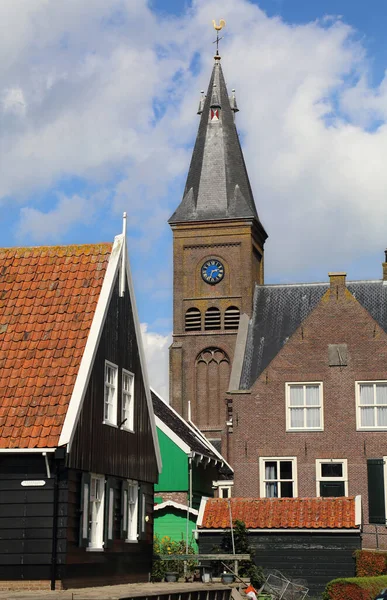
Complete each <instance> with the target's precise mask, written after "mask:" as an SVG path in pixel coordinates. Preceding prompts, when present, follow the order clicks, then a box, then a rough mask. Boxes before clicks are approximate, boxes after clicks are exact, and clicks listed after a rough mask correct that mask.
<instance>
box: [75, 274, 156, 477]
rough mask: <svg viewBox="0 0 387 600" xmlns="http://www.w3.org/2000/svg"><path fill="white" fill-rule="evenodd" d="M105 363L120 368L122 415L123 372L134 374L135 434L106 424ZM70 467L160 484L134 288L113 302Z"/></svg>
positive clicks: (119, 399) (119, 387)
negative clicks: (132, 295)
mask: <svg viewBox="0 0 387 600" xmlns="http://www.w3.org/2000/svg"><path fill="white" fill-rule="evenodd" d="M105 360H109V361H111V362H112V363H114V364H116V365H118V367H119V372H118V415H120V414H121V385H122V368H125V369H127V370H129V371H131V372H132V373H134V376H135V392H134V431H135V433H129V432H127V431H125V430H120V429H118V428H115V427H111V426H109V425H104V424H103V422H102V421H103V402H104V368H105ZM68 464H69V466H70V467H73V468H76V469H81V470H84V471H91V472H93V473H101V474H104V475H112V476H119V477H125V478H132V479H136V480H138V481H148V482H150V483H155V482H156V481H157V465H156V457H155V451H154V445H153V439H152V432H151V426H150V419H149V413H148V407H147V402H146V396H145V387H144V381H143V376H142V371H141V364H140V356H139V350H138V346H137V340H136V335H135V327H134V319H133V314H132V306H131V302H130V298H129V290H128V289H126V292H125V295H124V297H123V298H120V297H119V294H118V280H117V281H116V284H115V289H114V292H113V295H112V299H111V302H110V306H109V310H108V314H107V318H106V322H105V326H104V329H103V332H102V336H101V340H100V343H99V347H98V350H97V355H96V358H95V363H94V367H93V371H92V374H91V377H90V382H89V385H88V389H87V392H86V397H85V399H84V404H83V408H82V411H81V415H80V419H79V422H78V426H77V429H76V433H75V437H74V441H73V444H72V448H71V453H70V456H69V462H68Z"/></svg>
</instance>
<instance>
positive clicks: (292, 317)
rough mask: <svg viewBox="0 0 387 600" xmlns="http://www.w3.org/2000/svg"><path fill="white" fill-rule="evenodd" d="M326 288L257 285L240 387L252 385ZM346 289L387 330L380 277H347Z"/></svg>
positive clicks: (386, 289) (386, 298)
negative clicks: (366, 279) (361, 279)
mask: <svg viewBox="0 0 387 600" xmlns="http://www.w3.org/2000/svg"><path fill="white" fill-rule="evenodd" d="M328 289H329V283H309V284H284V285H257V286H256V288H255V295H254V302H253V313H252V317H251V320H250V324H249V330H248V334H247V341H246V348H245V355H244V361H243V367H242V374H241V380H240V385H239V388H240V389H249V388H250V387H251V386H252V385H253V383H254V382H255V381H256V380H257V378H258V377H259V375H260V374H261V373H262V372H263V371H264V370H265V369H266V367H267V366H268V365H269V363H270V362H271V361H272V360H273V358H275V356H276V355H277V354H278V352H279V351H280V350H281V348H282V347H283V346H284V344H286V342H287V340H288V339H289V338H290V337H291V336H292V335H293V333H294V332H295V331H296V329H297V328H298V327H299V326H300V325H301V323H302V322H303V321H304V320H305V319H306V317H307V316H308V315H309V314H310V313H311V312H312V310H313V309H314V308H316V306H317V304H318V303H319V302H320V300H321V298H322V297H323V295H324V294H325V292H327V290H328ZM347 289H348V290H349V291H350V292H351V294H353V296H354V297H355V298H356V299H357V300H358V302H359V303H360V304H361V305H362V306H363V308H365V309H366V310H367V311H368V312H369V313H370V315H371V316H372V317H373V318H374V319H375V321H376V322H377V323H378V324H379V325H380V327H381V328H382V329H383V330H384V331H385V332H386V333H387V285H386V284H385V283H384V282H383V280H373V281H348V282H347Z"/></svg>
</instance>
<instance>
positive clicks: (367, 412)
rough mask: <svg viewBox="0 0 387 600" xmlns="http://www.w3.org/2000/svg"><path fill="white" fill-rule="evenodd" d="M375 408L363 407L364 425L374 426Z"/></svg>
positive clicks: (362, 421)
mask: <svg viewBox="0 0 387 600" xmlns="http://www.w3.org/2000/svg"><path fill="white" fill-rule="evenodd" d="M374 414H375V413H374V409H373V408H361V409H360V421H361V426H362V427H374V425H375V419H374Z"/></svg>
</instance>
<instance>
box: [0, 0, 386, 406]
mask: <svg viewBox="0 0 387 600" xmlns="http://www.w3.org/2000/svg"><path fill="white" fill-rule="evenodd" d="M16 4H17V6H15V5H16ZM220 6H221V8H220ZM213 18H215V19H217V20H219V19H220V18H225V20H226V22H227V25H226V29H225V30H224V40H223V41H222V48H221V54H222V64H223V69H224V73H225V76H226V80H227V83H228V87H229V89H230V90H231V88H234V87H235V88H236V90H237V99H238V104H239V107H240V109H241V110H240V113H238V116H237V127H238V130H239V132H240V137H241V140H242V143H243V147H244V152H245V158H246V163H247V166H248V170H249V174H250V178H251V182H252V186H253V190H254V194H255V200H256V204H257V208H258V212H259V214H260V217H261V219H262V221H263V223H264V225H265V228H266V230H267V232H268V234H269V240H268V243H267V246H266V254H265V261H266V269H265V272H266V280H267V282H278V281H281V282H291V281H316V280H326V279H327V272H328V271H333V270H345V271H347V272H348V277H349V278H351V279H362V278H379V277H380V274H381V264H380V263H381V262H382V258H383V251H384V248H385V247H386V246H387V234H386V233H385V229H386V228H385V223H386V221H387V219H386V217H387V203H386V189H387V170H386V169H385V163H386V155H387V126H386V122H387V80H386V79H385V70H386V66H387V49H386V43H385V23H386V18H387V6H385V4H384V3H382V2H380V1H379V2H376V1H375V0H371V1H370V2H368V3H364V2H360V0H352V1H349V0H324V1H322V0H313V2H305V0H262V1H260V2H258V1H256V2H252V1H248V0H223V1H222V3H219V2H216V1H215V0H196V1H195V2H188V1H185V0H169V1H167V0H152V1H151V2H149V3H146V2H145V1H144V0H111V1H110V2H105V1H103V0H88V2H83V3H82V2H79V0H18V3H15V2H14V0H2V2H1V3H0V19H1V22H2V23H6V24H7V27H6V28H5V29H4V32H3V34H2V38H1V39H0V58H1V60H0V228H1V240H2V245H3V246H14V245H37V244H38V245H41V244H67V243H91V242H97V241H108V240H112V239H113V238H114V235H115V234H117V233H119V232H120V231H121V227H122V212H123V211H124V210H126V211H127V213H128V217H129V222H128V232H129V243H128V246H129V252H130V260H131V263H132V268H133V275H134V281H135V287H136V292H137V302H138V307H139V312H140V319H141V321H142V323H143V324H144V339H145V342H146V345H147V352H148V357H149V361H150V370H151V379H152V382H153V384H154V385H155V387H156V388H158V389H159V390H160V391H161V392H162V393H164V394H165V393H166V389H167V382H166V378H167V348H168V344H169V342H170V334H171V329H172V296H171V287H172V246H171V232H170V230H169V227H168V225H167V220H168V217H169V216H170V215H171V214H172V212H173V211H174V209H175V208H176V206H177V204H178V203H179V202H180V199H181V194H182V191H183V188H184V183H185V176H186V173H187V169H188V166H189V160H190V154H191V150H192V146H193V143H194V139H195V135H196V130H197V126H198V117H197V115H196V110H197V103H198V99H199V94H200V90H201V89H206V88H207V85H208V80H209V76H210V72H211V67H212V55H213V51H214V46H213V44H212V41H213V39H214V31H213V29H212V26H211V21H212V19H213Z"/></svg>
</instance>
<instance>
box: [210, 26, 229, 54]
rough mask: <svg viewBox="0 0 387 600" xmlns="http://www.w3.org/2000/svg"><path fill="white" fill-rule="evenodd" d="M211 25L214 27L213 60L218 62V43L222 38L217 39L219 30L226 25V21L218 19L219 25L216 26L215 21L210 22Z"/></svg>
mask: <svg viewBox="0 0 387 600" xmlns="http://www.w3.org/2000/svg"><path fill="white" fill-rule="evenodd" d="M212 24H213V26H214V29H215V31H216V40H214V42H213V43H214V44H216V54H215V59H218V60H219V58H220V56H219V42H220V40H222V39H223V36H222V37H219V31H220V30H221V29H223V27H224V26H225V25H226V21H225V20H224V19H220V21H219V25H217V24H216V21H215V20H213V21H212Z"/></svg>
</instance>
